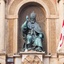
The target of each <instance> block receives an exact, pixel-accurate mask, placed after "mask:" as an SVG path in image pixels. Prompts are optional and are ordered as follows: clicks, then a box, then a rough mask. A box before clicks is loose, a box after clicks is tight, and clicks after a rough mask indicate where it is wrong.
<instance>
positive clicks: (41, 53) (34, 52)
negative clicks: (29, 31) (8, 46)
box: [19, 51, 45, 55]
mask: <svg viewBox="0 0 64 64" xmlns="http://www.w3.org/2000/svg"><path fill="white" fill-rule="evenodd" d="M19 54H20V55H22V54H23V55H26V54H38V55H44V54H45V52H36V51H28V52H20V53H19Z"/></svg>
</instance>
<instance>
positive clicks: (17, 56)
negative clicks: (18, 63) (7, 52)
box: [13, 54, 21, 58]
mask: <svg viewBox="0 0 64 64" xmlns="http://www.w3.org/2000/svg"><path fill="white" fill-rule="evenodd" d="M13 57H14V58H15V57H16V58H20V57H21V56H20V55H18V54H16V55H13Z"/></svg>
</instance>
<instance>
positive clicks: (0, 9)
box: [0, 0, 5, 52]
mask: <svg viewBox="0 0 64 64" xmlns="http://www.w3.org/2000/svg"><path fill="white" fill-rule="evenodd" d="M4 25H5V2H4V0H0V52H3V51H4V33H5V31H4Z"/></svg>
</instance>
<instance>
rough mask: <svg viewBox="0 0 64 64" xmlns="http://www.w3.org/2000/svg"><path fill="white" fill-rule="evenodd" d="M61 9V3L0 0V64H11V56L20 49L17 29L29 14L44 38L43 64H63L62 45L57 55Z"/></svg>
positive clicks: (63, 13) (59, 0) (63, 14)
mask: <svg viewBox="0 0 64 64" xmlns="http://www.w3.org/2000/svg"><path fill="white" fill-rule="evenodd" d="M63 7H64V0H0V64H15V59H14V54H18V53H19V52H20V51H21V48H22V45H23V39H22V35H21V30H20V26H21V25H22V23H23V22H24V21H25V16H26V15H29V14H30V13H31V12H32V11H34V12H35V13H36V15H37V20H38V23H39V24H40V26H41V29H42V31H43V33H44V36H45V38H44V44H43V46H44V51H45V56H44V58H43V60H44V61H43V63H44V64H54V63H55V64H64V61H63V60H64V44H63V46H62V48H61V50H60V51H59V52H57V47H58V44H59V40H60V33H61V28H62V22H63V19H64V9H63ZM9 59H10V60H9ZM19 60H20V59H19ZM18 62H19V61H18ZM19 64H20V63H19Z"/></svg>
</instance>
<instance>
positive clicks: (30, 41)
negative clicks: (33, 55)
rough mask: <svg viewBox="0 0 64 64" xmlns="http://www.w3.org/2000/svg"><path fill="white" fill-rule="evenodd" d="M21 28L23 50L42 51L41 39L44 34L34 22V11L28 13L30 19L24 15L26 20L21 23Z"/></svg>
mask: <svg viewBox="0 0 64 64" xmlns="http://www.w3.org/2000/svg"><path fill="white" fill-rule="evenodd" d="M21 30H22V33H23V37H24V40H25V43H24V45H23V49H24V51H25V50H26V49H27V50H34V51H39V52H41V51H43V46H42V41H43V38H44V35H43V33H42V31H41V28H40V26H39V25H38V23H37V22H36V14H35V13H34V12H32V13H31V14H30V19H29V17H28V16H26V21H25V22H24V24H22V26H21Z"/></svg>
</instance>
